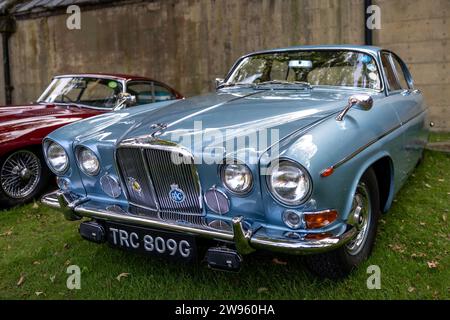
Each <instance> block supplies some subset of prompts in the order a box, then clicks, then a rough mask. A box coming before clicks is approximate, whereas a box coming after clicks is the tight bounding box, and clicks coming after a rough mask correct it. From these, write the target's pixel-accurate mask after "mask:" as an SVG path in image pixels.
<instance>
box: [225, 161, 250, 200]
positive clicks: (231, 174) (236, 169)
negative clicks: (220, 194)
mask: <svg viewBox="0 0 450 320" xmlns="http://www.w3.org/2000/svg"><path fill="white" fill-rule="evenodd" d="M221 175H222V181H223V183H224V185H225V187H227V189H229V190H230V191H231V192H234V193H237V194H245V193H247V192H249V191H250V189H251V188H252V185H253V176H252V172H251V171H250V169H249V168H248V167H247V166H246V165H245V164H239V163H233V164H227V165H224V166H223V167H222V173H221Z"/></svg>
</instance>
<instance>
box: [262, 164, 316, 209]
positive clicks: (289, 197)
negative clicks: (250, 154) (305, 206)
mask: <svg viewBox="0 0 450 320" xmlns="http://www.w3.org/2000/svg"><path fill="white" fill-rule="evenodd" d="M267 184H268V186H269V189H270V191H271V192H272V194H273V196H274V197H275V198H276V199H278V200H279V201H280V202H282V203H284V204H287V205H290V206H295V205H299V204H301V203H303V202H304V201H305V200H306V198H307V197H308V196H309V194H310V192H311V178H310V177H309V174H308V172H307V171H306V169H305V168H303V167H302V166H301V165H299V164H297V163H295V162H293V161H289V160H280V161H279V163H278V164H274V165H272V166H271V167H270V169H269V175H268V176H267Z"/></svg>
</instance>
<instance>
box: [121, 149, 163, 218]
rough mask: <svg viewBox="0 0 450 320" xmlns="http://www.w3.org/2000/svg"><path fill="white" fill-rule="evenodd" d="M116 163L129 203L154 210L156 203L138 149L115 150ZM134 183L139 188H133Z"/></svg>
mask: <svg viewBox="0 0 450 320" xmlns="http://www.w3.org/2000/svg"><path fill="white" fill-rule="evenodd" d="M117 161H118V166H119V169H120V172H121V174H122V180H123V184H124V185H125V186H126V189H127V193H128V197H129V200H130V202H131V203H134V204H137V205H141V206H145V207H148V208H151V209H156V208H157V207H156V202H155V199H154V197H153V194H152V192H151V189H150V184H149V181H148V176H147V172H146V171H145V164H144V158H143V157H142V153H141V151H140V150H139V149H133V148H127V149H118V150H117ZM133 181H136V182H137V183H138V185H135V187H137V186H139V187H140V189H141V191H140V192H139V188H137V190H136V188H133Z"/></svg>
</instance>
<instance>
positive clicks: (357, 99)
mask: <svg viewBox="0 0 450 320" xmlns="http://www.w3.org/2000/svg"><path fill="white" fill-rule="evenodd" d="M353 106H357V107H358V108H360V109H362V110H364V111H369V110H370V109H372V106H373V99H372V97H371V96H369V95H368V94H355V95H353V96H350V98H348V103H347V105H346V106H345V108H344V110H342V111H341V112H340V113H339V114H338V115H337V117H336V120H337V121H342V120H343V119H344V117H345V115H346V114H347V112H348V111H349V110H350V108H351V107H353Z"/></svg>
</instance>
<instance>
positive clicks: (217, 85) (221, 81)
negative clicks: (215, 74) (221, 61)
mask: <svg viewBox="0 0 450 320" xmlns="http://www.w3.org/2000/svg"><path fill="white" fill-rule="evenodd" d="M224 81H225V79H223V78H216V79H215V83H216V89H219V87H220V86H221V85H223V83H224Z"/></svg>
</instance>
